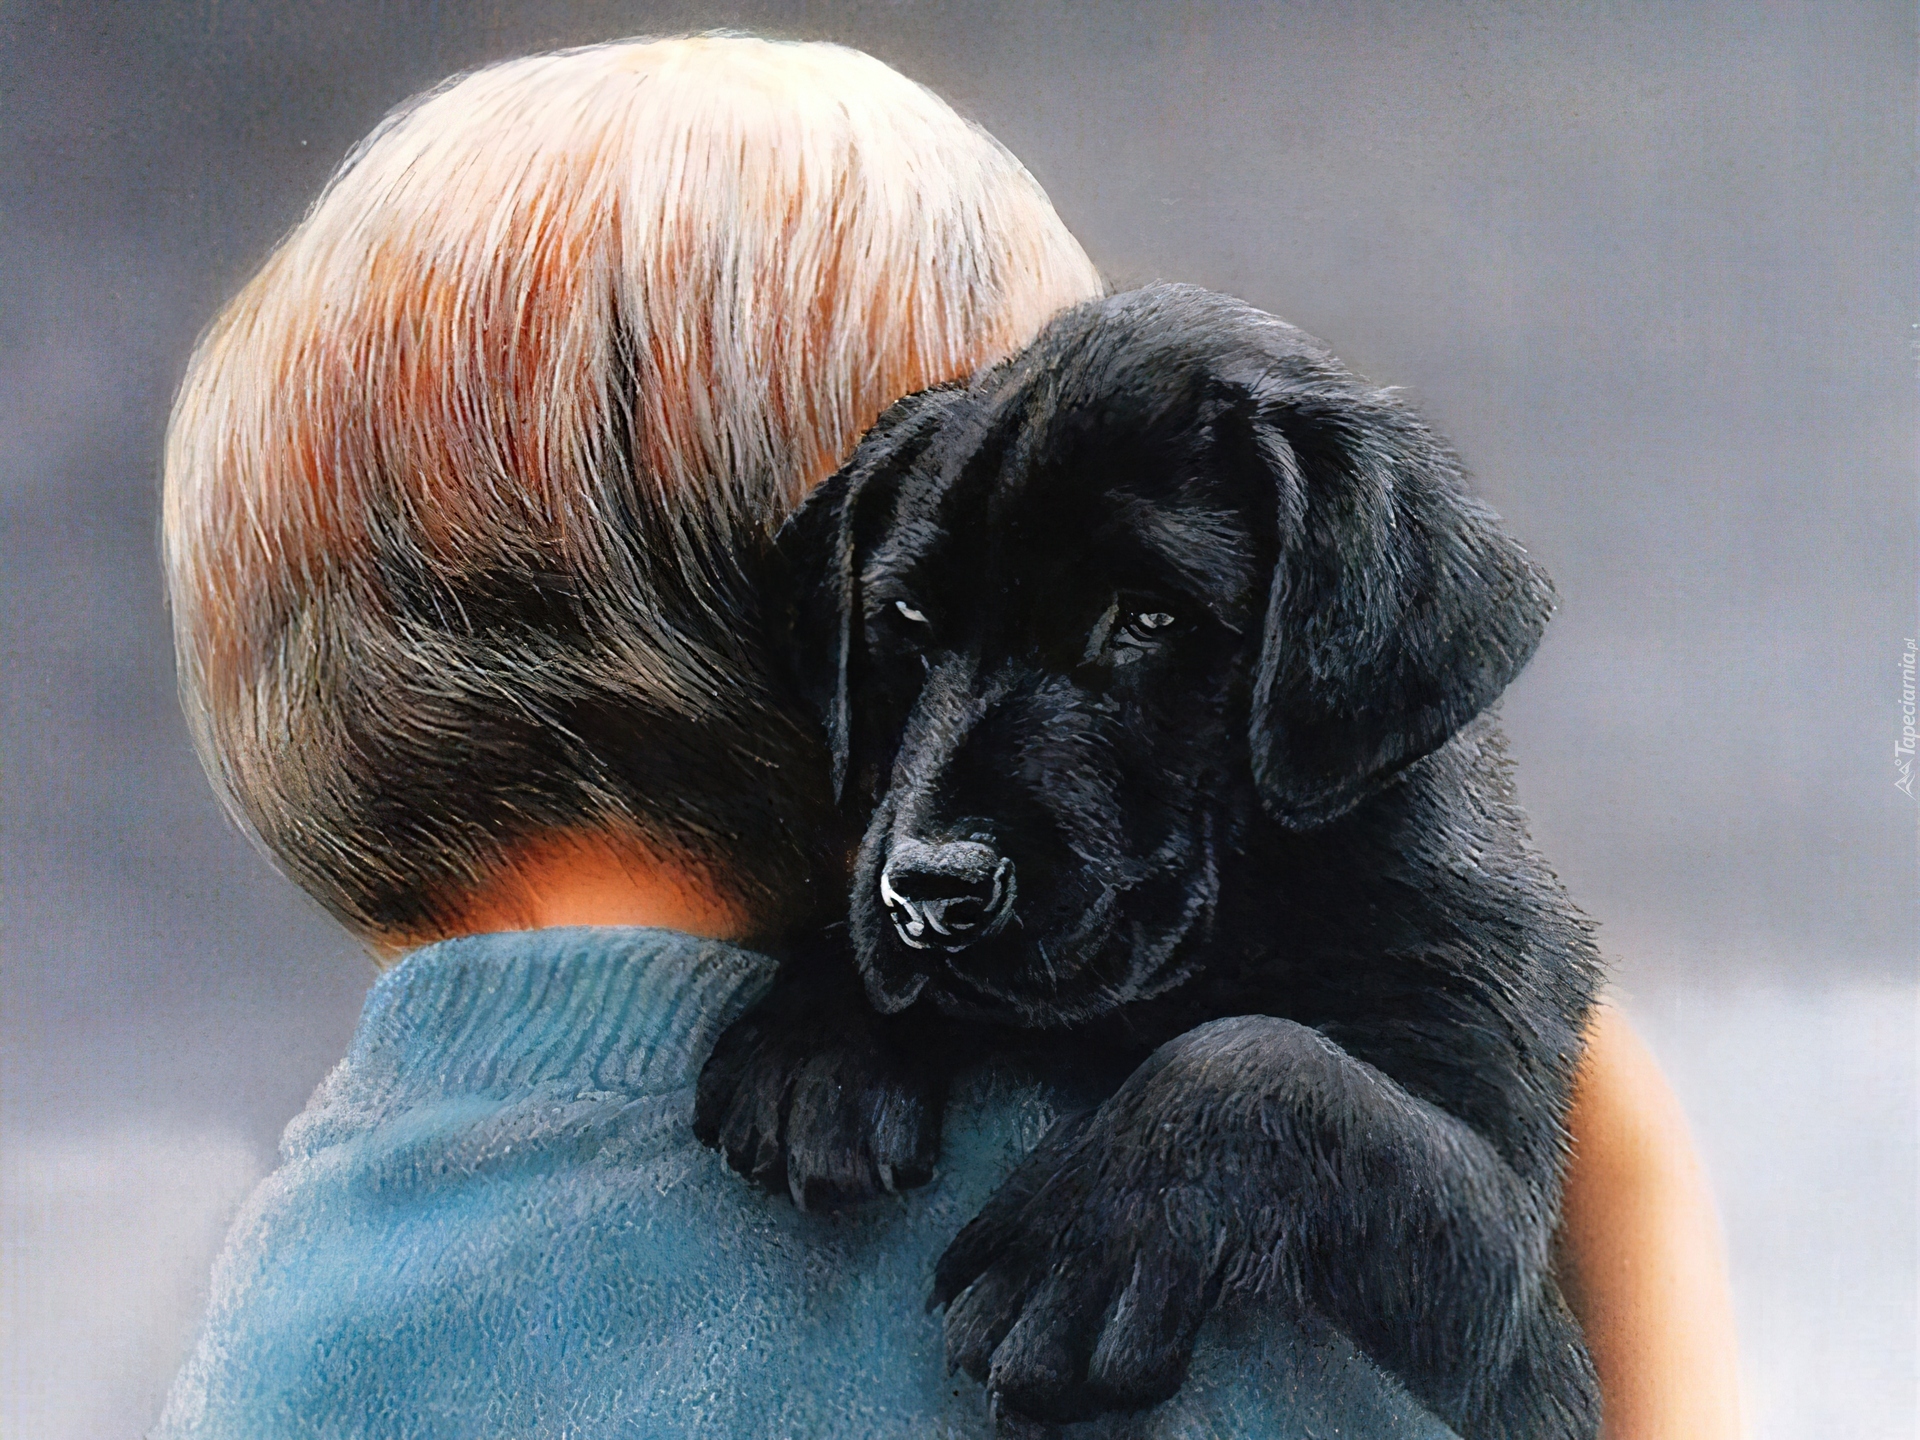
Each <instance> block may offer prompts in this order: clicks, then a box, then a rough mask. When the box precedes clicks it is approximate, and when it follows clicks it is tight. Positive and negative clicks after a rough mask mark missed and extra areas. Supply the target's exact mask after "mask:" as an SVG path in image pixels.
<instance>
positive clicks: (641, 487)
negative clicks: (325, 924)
mask: <svg viewBox="0 0 1920 1440" xmlns="http://www.w3.org/2000/svg"><path fill="white" fill-rule="evenodd" d="M1099 290H1100V281H1099V278H1098V276H1097V274H1096V272H1095V271H1094V268H1093V266H1092V264H1091V263H1090V262H1089V261H1088V259H1087V257H1086V255H1085V253H1084V252H1083V251H1082V250H1081V249H1080V247H1079V245H1078V244H1077V243H1076V242H1075V241H1074V240H1073V238H1072V237H1071V236H1070V235H1069V234H1068V233H1067V231H1066V229H1065V227H1064V226H1063V225H1062V224H1061V222H1060V220H1059V218H1058V216H1057V215H1055V213H1054V211H1053V209H1052V207H1051V205H1050V204H1049V203H1048V201H1047V198H1046V196H1045V194H1044V193H1043V192H1042V191H1041V189H1040V187H1039V185H1038V184H1037V183H1035V181H1034V180H1033V178H1032V177H1031V176H1030V175H1028V174H1027V172H1026V171H1025V170H1024V169H1022V168H1021V166H1020V164H1019V163H1018V161H1016V160H1015V159H1014V158H1013V157H1012V156H1011V155H1010V154H1008V153H1007V151H1006V150H1004V149H1003V148H1002V147H1001V146H1000V145H999V144H997V143H996V142H995V141H994V140H993V139H992V137H990V136H989V135H987V134H986V133H985V132H984V131H982V130H980V129H979V128H978V127H976V126H973V125H970V124H967V123H966V122H964V121H962V120H961V119H960V118H959V117H958V116H956V115H955V114H954V113H953V111H952V110H951V109H949V108H948V107H947V106H946V105H945V104H944V103H943V102H942V101H940V100H939V99H938V98H937V97H936V96H934V95H933V94H931V93H930V92H929V91H927V90H925V89H924V88H922V87H920V86H919V85H916V84H914V83H912V82H911V81H909V80H907V79H905V78H904V77H902V76H901V75H899V74H897V73H896V72H895V71H893V70H891V69H889V68H887V67H886V66H885V65H883V64H881V63H880V62H879V61H877V60H874V59H873V58H871V57H869V56H866V55H863V54H860V53H858V52H857V51H852V50H847V49H843V48H840V47H838V46H832V45H820V44H783V43H775V42H769V41H763V40H757V39H752V38H748V37H742V36H718V35H716V36H702V37H698V38H689V39H673V40H658V41H633V42H622V43H616V44H609V45H604V46H597V47H592V48H588V49H583V50H573V51H567V52H563V53H558V54H553V55H544V56H536V57H531V58H527V59H521V60H515V61H511V62H508V63H506V64H502V65H497V66H494V67H492V68H490V69H486V70H482V71H479V72H476V73H474V74H470V75H467V76H464V77H460V78H456V79H455V80H453V81H450V82H449V83H447V84H446V85H443V86H442V87H440V88H439V89H438V90H435V91H433V92H431V93H430V94H428V95H426V96H424V97H421V98H420V99H418V100H416V101H414V102H412V103H410V104H408V105H406V106H404V107H402V108H401V109H400V110H399V111H397V112H396V113H395V114H393V115H392V116H390V117H389V118H388V119H387V120H386V121H385V122H383V123H382V124H381V125H380V126H379V127H378V128H377V129H376V130H375V131H374V132H373V134H372V135H370V136H369V137H368V138H367V139H366V140H365V141H364V142H363V143H362V144H361V145H360V146H359V147H358V148H357V149H356V150H355V151H354V152H353V153H352V154H351V155H350V156H349V157H348V158H347V160H346V162H345V163H344V164H343V165H342V167H341V169H340V171H339V173H338V174H337V175H336V176H335V177H334V179H333V180H332V182H331V183H330V184H329V185H328V187H327V189H326V191H325V192H324V193H323V194H322V195H321V197H320V199H319V200H318V201H317V202H316V204H315V205H314V207H313V209H312V211H311V212H310V213H309V214H308V215H307V217H306V218H305V219H304V220H303V221H302V222H301V223H300V225H299V226H298V227H297V228H296V229H295V230H294V231H293V233H292V234H291V235H289V236H288V237H287V239H286V240H285V241H284V242H283V243H282V244H281V245H280V247H279V248H278V250H276V251H275V253H274V254H273V256H272V257H271V258H270V259H269V260H268V262H267V264H266V266H265V267H264V268H263V269H262V270H261V272H260V273H259V274H258V275H257V276H256V277H255V278H254V279H253V281H252V282H251V283H250V284H249V285H248V286H247V287H246V288H245V289H244V290H243V291H241V293H240V294H239V295H238V296H237V297H236V298H235V299H234V300H233V301H232V302H231V303H230V304H229V305H228V306H227V307H226V309H225V310H224V311H223V312H222V313H221V315H220V316H219V318H218V319H217V320H216V321H215V323H214V324H213V326H212V327H211V329H210V330H209V331H208V333H207V335H206V336H205V338H204V339H203V340H202V341H201V343H200V345H199V347H198V349H197V350H196V352H195V353H194V356H193V358H192V361H191V363H190V364H189V366H188V370H187V374H186V378H185V380H184V382H183V384H182V386H181V390H180V394H179V397H178V399H177V401H176V403H175V406H174V412H173V418H172V423H171V426H170V428H169V431H168V436H167V451H166V507H165V550H166V565H167V575H168V583H169V586H170V589H171V593H172V598H173V607H174V630H175V638H176V645H177V650H178V657H179V672H180V687H181V694H182V697H183V702H184V706H185V710H186V713H187V717H188V720H189V724H190V726H191V728H192V732H193V736H194V740H195V743H196V745H197V746H198V749H199V752H200V755H201V758H202V761H203V762H204V764H205V765H206V767H207V771H208V774H209V776H210V777H211V778H212V781H213V783H214V786H215V788H216V789H217V790H218V792H219V793H220V795H221V797H222V799H223V801H224V802H225V804H226V805H227V807H228V809H229V811H230V813H231V814H232V815H233V816H234V818H235V819H236V820H237V821H238V822H239V823H240V824H241V825H242V826H243V827H244V828H245V829H247V830H248V831H249V833H250V834H252V835H253V836H254V837H255V838H256V840H257V841H258V842H259V843H260V844H261V845H263V846H264V848H265V849H266V850H267V851H268V852H269V853H270V854H271V855H272V856H273V857H275V858H276V859H277V861H278V863H279V864H280V865H282V866H283V867H284V868H285V870H286V871H287V873H289V874H290V875H291V876H292V877H293V878H294V879H295V880H296V881H297V882H298V883H299V884H301V885H302V886H304V887H305V888H306V889H307V890H308V891H309V892H310V893H312V894H313V895H314V896H316V897H317V898H318V899H319V900H320V901H321V902H322V903H323V904H324V905H325V906H326V907H327V908H328V909H329V910H330V911H332V912H333V913H334V914H335V915H336V916H338V917H339V918H340V919H342V920H343V921H345V922H346V923H347V924H348V925H349V926H350V927H352V928H353V929H355V930H356V931H357V932H359V933H361V934H363V935H368V936H375V935H385V936H394V935H406V934H408V933H414V932H424V931H427V930H430V929H431V927H432V926H434V925H435V924H437V923H439V922H441V921H443V920H444V919H446V918H447V917H448V916H449V915H450V914H454V913H457V910H458V906H459V903H460V900H461V897H463V896H465V895H469V894H471V893H472V892H473V891H474V889H475V888H477V887H478V886H480V885H482V884H484V883H486V882H487V881H488V880H489V879H490V878H491V877H492V876H494V875H495V874H497V873H498V871H499V868H500V866H501V865H502V864H503V863H504V861H505V860H506V859H507V858H508V856H509V855H510V854H511V853H512V851H513V849H514V847H515V846H516V845H518V844H519V843H521V842H522V841H524V840H526V839H527V838H528V837H530V836H534V835H538V834H541V833H544V832H547V831H553V830H561V831H571V832H584V833H588V834H604V835H609V836H616V837H628V838H632V839H635V840H637V841H639V842H641V843H643V844H646V845H649V846H652V847H655V848H657V849H663V850H665V851H667V852H669V853H672V854H674V855H677V856H681V857H685V858H687V859H689V860H691V861H693V862H695V863H697V864H700V865H703V866H705V867H707V868H708V869H709V871H710V872H711V873H712V874H713V875H714V877H715V879H716V881H718V882H719V883H721V884H722V885H724V886H728V887H731V890H732V892H733V893H735V894H737V895H738V896H740V897H741V898H742V899H744V900H746V901H748V902H749V903H752V904H754V905H765V904H767V903H770V902H772V901H774V900H777V899H778V897H779V892H780V891H781V890H782V888H783V887H789V886H791V885H793V884H796V883H798V880H799V877H800V876H801V875H802V873H803V871H804V860H805V853H806V850H807V847H808V843H809V842H808V837H807V833H806V832H807V830H808V827H809V826H810V825H812V824H813V823H814V812H813V811H811V810H810V808H809V807H810V806H811V805H812V804H813V803H814V802H815V800H816V799H817V787H816V784H815V781H814V780H813V779H812V778H810V777H811V775H812V771H811V769H810V768H809V767H815V766H816V765H817V756H816V754H815V752H814V750H813V748H812V744H813V742H812V739H811V735H810V733H809V731H808V728H807V727H806V726H805V725H804V724H802V723H801V722H799V721H798V719H797V718H796V717H793V716H791V715H790V714H789V713H788V707H787V706H786V705H785V704H784V703H783V702H782V701H781V699H780V695H779V692H778V690H777V687H775V686H774V685H773V684H772V683H771V681H770V679H769V677H768V675H767V674H766V671H767V669H768V664H767V658H766V656H765V655H764V654H763V653H762V651H761V649H760V647H759V645H758V643H757V642H756V639H755V635H754V626H753V625H752V623H751V622H750V613H751V609H752V579H753V577H752V574H751V571H752V563H751V561H752V557H753V556H754V555H755V554H757V553H759V550H760V548H761V546H762V545H763V543H764V541H765V539H766V537H767V536H768V535H769V534H770V533H771V530H772V529H773V527H775V526H776V525H777V523H778V522H779V520H780V519H781V518H782V517H783V516H784V515H785V514H786V513H787V512H788V511H789V510H790V509H791V508H792V507H793V506H794V505H795V504H797V503H798V501H799V499H800V498H801V496H802V495H803V494H804V492H805V489H806V488H807V486H808V485H809V484H810V483H812V482H813V481H815V480H818V479H819V478H821V477H822V476H823V475H824V474H825V473H827V472H828V471H830V470H831V468H832V467H833V465H834V463H835V462H836V461H837V460H838V459H839V458H841V457H843V456H844V455H845V454H846V452H847V451H849V450H850V449H851V447H852V445H853V442H854V441H855V440H856V439H857V438H858V436H859V435H860V433H861V431H862V430H863V429H864V428H865V427H866V426H867V425H869V424H870V423H871V422H872V420H873V419H874V418H875V417H876V416H877V415H878V413H879V412H880V410H881V409H882V408H884V407H885V406H886V405H887V404H888V403H890V402H891V401H892V400H894V399H896V398H898V397H899V396H900V395H902V394H904V393H907V392H908V391H911V390H914V389H918V388H921V387H923V386H925V385H928V384H932V383H937V382H940V381H944V380H947V379H951V378H954V377H957V376H960V375H962V374H965V373H966V372H967V371H969V370H970V369H972V368H973V367H975V366H977V365H979V364H981V363H983V362H986V361H990V360H993V359H997V358H999V357H1000V356H1002V355H1004V354H1006V353H1009V352H1010V351H1012V350H1014V349H1016V348H1018V347H1019V346H1021V345H1022V344H1024V343H1025V342H1026V341H1027V340H1028V339H1029V338H1031V336H1032V335H1033V334H1034V333H1035V332H1036V331H1037V330H1038V329H1039V327H1040V325H1041V324H1042V323H1043V322H1044V320H1045V319H1046V318H1047V316H1048V315H1050V314H1051V313H1053V312H1054V311H1056V310H1058V309H1059V308H1061V307H1063V306H1065V305H1068V304H1071V303H1074V302H1076V301H1079V300H1082V299H1084V298H1087V297H1088V296H1090V295H1093V294H1097V293H1099Z"/></svg>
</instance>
